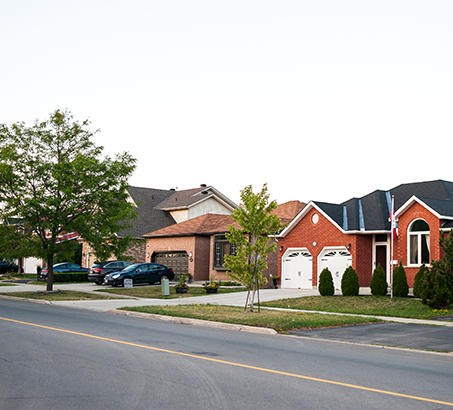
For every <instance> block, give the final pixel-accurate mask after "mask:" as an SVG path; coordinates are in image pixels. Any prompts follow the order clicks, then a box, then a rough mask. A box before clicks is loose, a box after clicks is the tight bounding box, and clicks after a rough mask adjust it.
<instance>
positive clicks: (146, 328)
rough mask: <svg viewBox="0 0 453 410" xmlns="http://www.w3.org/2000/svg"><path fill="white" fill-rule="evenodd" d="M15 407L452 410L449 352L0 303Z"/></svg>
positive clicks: (7, 408) (0, 354)
mask: <svg viewBox="0 0 453 410" xmlns="http://www.w3.org/2000/svg"><path fill="white" fill-rule="evenodd" d="M0 334H1V339H0V340H1V345H0V358H1V360H0V375H1V376H0V403H1V409H2V410H13V409H14V410H17V409H34V410H35V409H87V408H96V409H128V410H130V409H198V410H200V409H239V408H240V409H252V408H253V409H255V408H261V409H275V408H276V407H281V408H284V409H301V408H302V409H390V408H392V409H434V408H435V409H441V408H453V390H452V386H453V357H452V356H451V355H445V354H436V353H424V352H416V351H409V350H400V349H384V348H379V347H371V346H360V345H355V344H346V343H335V342H329V341H320V340H311V339H307V338H301V337H297V336H281V335H276V336H273V335H260V334H254V333H245V332H238V331H231V330H226V329H215V328H208V327H198V326H188V325H181V324H174V323H168V322H162V321H155V320H150V319H142V318H137V317H126V316H121V315H114V314H111V313H105V312H95V311H88V310H81V309H70V308H66V307H61V306H52V305H46V304H38V303H29V302H23V301H15V300H7V299H0Z"/></svg>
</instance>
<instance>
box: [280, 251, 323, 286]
mask: <svg viewBox="0 0 453 410" xmlns="http://www.w3.org/2000/svg"><path fill="white" fill-rule="evenodd" d="M291 252H308V253H309V254H310V255H311V258H312V262H311V278H312V288H313V289H316V287H315V286H313V254H312V253H311V252H310V251H309V250H308V249H307V248H306V247H304V246H301V247H297V248H287V249H286V251H285V253H284V254H283V255H282V257H281V269H282V273H281V287H282V288H285V275H286V267H285V263H284V259H285V258H287V257H288V256H287V255H289V254H290V253H291Z"/></svg>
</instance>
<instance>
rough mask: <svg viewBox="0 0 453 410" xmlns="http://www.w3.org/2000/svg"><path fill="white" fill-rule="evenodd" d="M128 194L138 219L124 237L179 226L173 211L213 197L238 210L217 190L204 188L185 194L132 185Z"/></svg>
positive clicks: (189, 190) (124, 232)
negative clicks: (134, 206) (171, 212)
mask: <svg viewBox="0 0 453 410" xmlns="http://www.w3.org/2000/svg"><path fill="white" fill-rule="evenodd" d="M127 191H128V193H129V196H130V200H131V201H132V202H133V203H134V204H135V205H136V207H137V208H136V210H137V212H138V217H137V218H136V219H134V220H132V221H131V223H132V225H133V226H132V227H131V228H129V229H125V230H123V231H121V232H119V233H118V235H120V236H124V235H131V236H132V237H134V238H138V237H142V236H143V235H145V234H147V233H149V232H154V231H157V230H161V229H163V228H167V227H170V226H173V225H180V224H177V223H176V221H175V220H174V219H173V217H172V216H171V214H170V212H169V211H172V210H176V209H187V208H189V207H190V206H194V205H195V204H198V203H200V202H202V201H205V200H207V199H209V198H215V199H216V200H218V201H220V202H222V203H223V204H224V205H225V206H226V207H228V208H231V210H232V211H233V210H234V209H235V208H236V205H235V204H234V202H232V201H231V200H229V199H228V198H227V197H225V196H224V195H223V194H221V193H220V192H219V191H217V190H216V189H215V188H214V187H206V186H204V185H202V186H200V187H198V188H193V189H186V190H181V191H175V190H174V189H169V190H164V189H154V188H140V187H133V186H130V187H129V188H128V190H127ZM226 230H228V228H227V229H226Z"/></svg>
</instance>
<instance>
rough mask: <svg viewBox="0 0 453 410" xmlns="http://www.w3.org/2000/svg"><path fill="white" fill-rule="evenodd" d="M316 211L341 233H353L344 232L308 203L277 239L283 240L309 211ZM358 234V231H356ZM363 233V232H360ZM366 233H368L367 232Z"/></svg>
mask: <svg viewBox="0 0 453 410" xmlns="http://www.w3.org/2000/svg"><path fill="white" fill-rule="evenodd" d="M313 208H314V209H316V210H317V211H318V212H319V213H321V214H322V215H323V216H324V217H325V218H326V219H327V220H328V221H329V222H331V223H332V224H333V225H334V226H336V227H337V228H338V229H339V230H340V231H341V232H342V233H344V234H348V233H354V232H351V231H345V230H343V228H342V227H341V226H339V225H338V224H337V223H336V222H335V221H334V220H333V219H332V218H331V217H330V216H329V215H327V214H326V213H325V212H324V211H323V210H322V209H321V208H320V207H319V206H317V205H316V204H315V203H314V202H313V201H310V202H309V203H308V204H307V205H305V207H304V209H302V211H300V212H299V213H298V214H297V216H296V217H295V218H294V219H293V220H292V221H291V222H290V224H289V225H288V226H287V227H286V228H285V229H283V231H282V232H281V233H280V234H279V235H277V238H284V237H285V236H286V235H288V233H289V232H291V231H292V230H293V228H294V227H295V226H296V225H297V224H298V223H299V222H300V221H301V219H303V218H304V217H305V216H306V215H307V214H308V212H309V211H310V210H311V209H313ZM358 232H360V231H358ZM362 233H363V231H362ZM367 233H368V232H367Z"/></svg>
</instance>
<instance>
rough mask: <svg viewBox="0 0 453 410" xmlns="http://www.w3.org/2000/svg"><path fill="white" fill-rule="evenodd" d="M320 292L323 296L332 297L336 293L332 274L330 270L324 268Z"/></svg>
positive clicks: (320, 278)
mask: <svg viewBox="0 0 453 410" xmlns="http://www.w3.org/2000/svg"><path fill="white" fill-rule="evenodd" d="M318 291H319V294H320V295H321V296H332V295H333V294H334V293H335V287H334V286H333V279H332V274H331V273H330V270H329V269H328V268H324V269H323V271H322V272H321V274H320V275H319V284H318Z"/></svg>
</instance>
